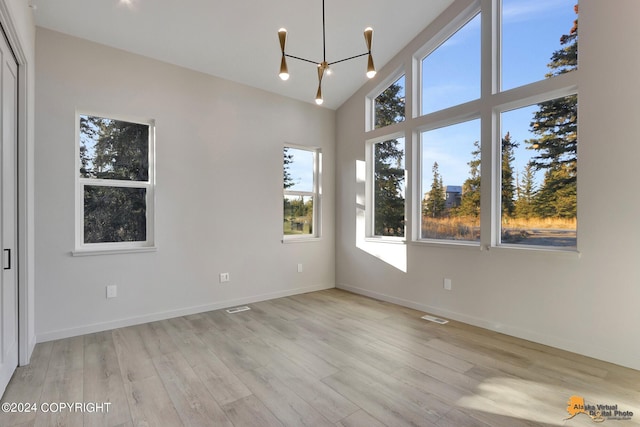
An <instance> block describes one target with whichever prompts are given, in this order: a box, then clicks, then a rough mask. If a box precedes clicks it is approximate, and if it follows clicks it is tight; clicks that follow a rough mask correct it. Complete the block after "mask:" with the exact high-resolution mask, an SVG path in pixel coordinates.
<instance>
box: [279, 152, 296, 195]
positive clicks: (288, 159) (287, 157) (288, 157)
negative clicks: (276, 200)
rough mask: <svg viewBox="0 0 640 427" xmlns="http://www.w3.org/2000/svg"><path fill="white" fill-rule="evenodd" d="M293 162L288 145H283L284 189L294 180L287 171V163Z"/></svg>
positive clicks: (290, 185) (291, 184)
mask: <svg viewBox="0 0 640 427" xmlns="http://www.w3.org/2000/svg"><path fill="white" fill-rule="evenodd" d="M291 163H293V154H291V153H290V152H289V147H284V150H283V165H284V166H283V168H282V171H283V183H284V188H285V190H286V189H287V188H289V187H292V186H293V185H294V184H295V182H294V181H293V177H292V176H291V172H290V171H289V165H290V164H291Z"/></svg>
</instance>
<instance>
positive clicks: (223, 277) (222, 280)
mask: <svg viewBox="0 0 640 427" xmlns="http://www.w3.org/2000/svg"><path fill="white" fill-rule="evenodd" d="M230 281H231V276H230V275H229V273H220V283H226V282H230Z"/></svg>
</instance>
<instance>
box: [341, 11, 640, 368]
mask: <svg viewBox="0 0 640 427" xmlns="http://www.w3.org/2000/svg"><path fill="white" fill-rule="evenodd" d="M459 3H460V2H459V1H457V2H456V3H454V5H453V7H456V5H457V4H459ZM445 13H446V12H445ZM639 16H640V2H638V1H637V0H616V1H614V2H603V1H600V0H581V1H580V48H579V49H580V52H579V67H580V74H579V98H580V103H579V126H580V128H579V133H580V136H579V141H580V147H579V153H578V156H579V166H578V168H579V177H578V192H579V194H578V197H579V200H578V203H579V206H578V209H579V214H578V215H579V218H578V219H579V222H578V233H579V235H578V246H579V251H580V253H581V256H580V257H578V256H575V255H559V254H553V253H539V252H533V251H526V250H525V251H522V250H490V251H488V252H487V251H480V250H478V249H468V248H459V247H458V248H443V247H434V246H424V245H413V244H409V245H388V244H386V245H385V244H380V243H370V242H364V241H363V239H362V236H363V230H361V227H362V225H361V224H362V221H361V219H362V212H361V208H362V206H360V205H359V204H360V203H361V202H362V200H363V199H364V185H363V184H362V182H359V180H358V178H357V174H358V172H359V171H358V168H359V167H361V166H358V165H362V162H364V160H365V133H364V115H365V111H364V106H365V102H364V97H365V96H366V95H367V94H368V93H369V92H370V91H371V90H373V88H374V86H375V84H376V81H372V82H370V83H369V84H368V85H367V86H365V87H363V88H362V89H361V90H360V91H359V92H358V93H356V94H355V95H354V96H353V97H352V98H351V99H350V100H349V101H348V102H346V103H345V104H344V105H343V106H342V107H341V108H340V109H339V110H338V112H337V155H336V159H337V163H336V169H337V181H336V188H337V193H336V206H337V217H336V222H337V225H336V236H337V240H336V260H337V264H336V286H338V287H342V288H345V289H350V290H353V291H356V292H360V293H363V294H367V295H371V296H374V297H377V298H381V299H386V300H389V301H393V302H397V303H400V304H404V305H407V306H411V307H414V308H418V309H421V310H424V311H427V312H432V313H435V314H438V315H441V316H445V317H449V318H452V319H458V320H462V321H465V322H468V323H471V324H476V325H479V326H483V327H487V328H489V329H493V330H496V331H502V332H505V333H507V334H511V335H515V336H519V337H523V338H526V339H530V340H533V341H537V342H541V343H544V344H549V345H552V346H556V347H560V348H563V349H567V350H570V351H574V352H578V353H582V354H585V355H588V356H592V357H596V358H600V359H604V360H607V361H611V362H614V363H618V364H621V365H626V366H629V367H632V368H635V369H640V340H638V337H639V336H640V268H639V267H638V262H639V261H640V246H639V245H640V243H639V242H640V220H639V218H640V197H638V190H637V187H638V185H637V183H638V159H640V144H639V143H638V131H637V122H638V117H640V103H639V102H638V101H639V99H640V89H639V88H640V85H639V84H638V76H640V51H639V50H638V46H637V43H638V40H640V26H638V25H637V20H638V17H639ZM429 33H431V34H433V31H425V32H424V33H423V35H422V36H419V37H423V39H421V40H415V41H414V42H412V44H411V45H410V46H412V47H416V46H420V45H421V44H422V43H424V42H426V41H427V38H426V35H427V34H429ZM410 54H411V51H410V50H409V49H405V51H403V52H402V53H401V54H400V55H399V57H398V58H396V59H395V60H393V61H392V62H391V63H390V64H389V65H388V66H387V67H385V69H383V70H381V72H380V73H379V75H378V77H377V78H376V80H378V81H379V79H384V78H385V77H386V75H387V74H388V73H389V72H391V71H393V70H394V69H395V68H396V67H397V66H398V65H400V63H401V61H402V58H406V57H408V56H409V55H410ZM614 202H615V203H614ZM391 256H393V257H395V260H396V261H397V263H398V264H402V266H404V261H405V257H406V272H403V271H402V268H400V269H399V268H397V267H398V265H396V266H393V265H391V264H390V263H388V262H385V261H383V259H386V258H389V257H391ZM398 260H400V261H399V262H398ZM444 277H449V278H451V279H452V280H453V290H452V291H445V290H443V286H442V281H443V278H444Z"/></svg>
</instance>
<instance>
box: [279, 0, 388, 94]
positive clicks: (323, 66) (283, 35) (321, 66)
mask: <svg viewBox="0 0 640 427" xmlns="http://www.w3.org/2000/svg"><path fill="white" fill-rule="evenodd" d="M278 38H279V39H280V49H281V50H282V60H281V61H280V74H279V76H280V78H281V79H282V80H288V79H289V69H288V68H287V58H293V59H297V60H299V61H304V62H310V63H312V64H315V65H316V66H317V68H318V92H317V93H316V104H318V105H320V104H322V102H323V99H322V77H324V75H325V73H326V74H331V69H330V68H329V66H331V65H333V64H337V63H339V62H344V61H348V60H350V59H355V58H360V57H361V56H365V55H368V56H369V59H368V61H367V77H368V78H373V76H375V75H376V68H375V66H374V65H373V56H371V40H372V38H373V29H372V28H371V27H368V28H365V30H364V40H365V43H366V45H367V51H366V52H365V53H361V54H359V55H354V56H350V57H348V58H344V59H340V60H338V61H333V62H327V48H326V37H325V20H324V0H322V61H321V62H318V61H312V60H310V59H305V58H300V57H299V56H293V55H289V54H288V53H286V52H285V49H284V48H285V43H286V41H287V30H286V29H284V28H280V30H278Z"/></svg>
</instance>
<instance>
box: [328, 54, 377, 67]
mask: <svg viewBox="0 0 640 427" xmlns="http://www.w3.org/2000/svg"><path fill="white" fill-rule="evenodd" d="M369 53H370V52H365V53H361V54H360V55H355V56H350V57H349V58H345V59H340V60H338V61H333V62H329V65H333V64H337V63H339V62H344V61H348V60H350V59H356V58H360V57H361V56H365V55H369Z"/></svg>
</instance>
